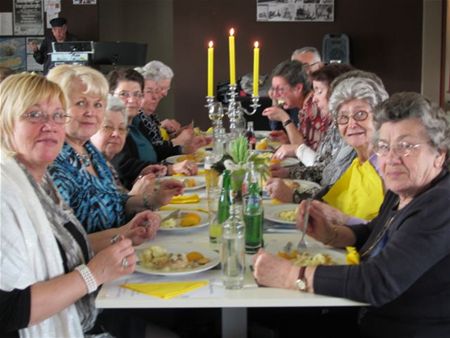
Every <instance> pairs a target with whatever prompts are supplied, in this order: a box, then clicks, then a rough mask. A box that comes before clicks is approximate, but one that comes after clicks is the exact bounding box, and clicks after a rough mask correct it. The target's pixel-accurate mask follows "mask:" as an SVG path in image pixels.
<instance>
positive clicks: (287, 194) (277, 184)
mask: <svg viewBox="0 0 450 338" xmlns="http://www.w3.org/2000/svg"><path fill="white" fill-rule="evenodd" d="M266 191H267V193H268V194H269V196H270V197H271V198H276V199H277V200H279V201H281V202H284V203H292V196H293V194H294V191H293V190H292V189H291V188H289V187H288V186H287V185H286V184H285V183H284V181H283V180H282V179H281V178H269V180H268V181H267V183H266Z"/></svg>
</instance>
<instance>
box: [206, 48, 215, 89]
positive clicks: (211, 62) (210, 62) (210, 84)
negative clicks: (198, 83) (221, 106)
mask: <svg viewBox="0 0 450 338" xmlns="http://www.w3.org/2000/svg"><path fill="white" fill-rule="evenodd" d="M213 46H214V44H213V42H212V41H210V42H209V44H208V94H207V95H208V96H214V89H213V88H214V47H213Z"/></svg>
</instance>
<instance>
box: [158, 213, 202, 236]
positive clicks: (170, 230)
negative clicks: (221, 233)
mask: <svg viewBox="0 0 450 338" xmlns="http://www.w3.org/2000/svg"><path fill="white" fill-rule="evenodd" d="M173 211H174V210H163V211H156V213H157V214H159V215H160V216H161V219H162V218H164V217H166V216H168V215H169V214H170V213H171V212H173ZM187 212H189V213H193V214H197V215H199V216H200V223H199V224H197V225H193V226H190V227H180V226H177V227H175V228H163V227H160V228H159V230H158V231H162V232H166V233H178V234H181V233H186V232H190V231H192V230H197V229H200V228H204V227H206V226H207V225H208V213H206V212H201V211H196V210H181V211H180V214H179V217H181V216H182V214H183V213H187Z"/></svg>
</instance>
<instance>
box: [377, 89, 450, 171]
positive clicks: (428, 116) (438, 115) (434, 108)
mask: <svg viewBox="0 0 450 338" xmlns="http://www.w3.org/2000/svg"><path fill="white" fill-rule="evenodd" d="M410 118H417V119H420V121H421V123H422V125H423V126H424V128H425V130H426V132H427V135H428V137H429V139H430V141H431V143H432V145H433V146H434V147H436V149H441V150H443V151H445V153H446V164H447V165H448V164H449V162H450V160H449V156H450V122H449V120H448V117H447V115H446V114H445V112H444V111H443V110H442V109H441V108H440V107H439V106H438V105H437V104H435V103H433V102H431V101H430V100H428V99H427V98H425V97H424V96H423V95H421V94H418V93H414V92H401V93H396V94H394V95H392V96H391V97H390V98H389V99H388V100H386V101H384V102H383V103H381V104H380V105H379V106H377V107H376V110H375V113H374V124H375V128H376V130H377V132H376V133H375V137H376V139H378V130H379V128H380V127H381V125H382V124H383V123H386V122H398V121H402V120H406V119H410Z"/></svg>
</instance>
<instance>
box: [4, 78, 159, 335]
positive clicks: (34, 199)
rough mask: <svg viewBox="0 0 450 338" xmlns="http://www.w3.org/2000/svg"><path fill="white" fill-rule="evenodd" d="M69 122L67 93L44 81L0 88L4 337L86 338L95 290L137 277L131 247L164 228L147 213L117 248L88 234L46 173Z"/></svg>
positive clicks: (11, 81)
mask: <svg viewBox="0 0 450 338" xmlns="http://www.w3.org/2000/svg"><path fill="white" fill-rule="evenodd" d="M68 121H69V117H68V115H67V114H66V98H65V95H64V93H63V92H62V90H61V89H60V87H59V86H58V85H57V84H55V83H54V82H51V81H49V80H47V79H46V78H45V77H42V76H39V75H31V74H26V73H22V74H18V75H11V76H10V77H8V78H7V79H6V80H5V81H4V82H2V84H1V85H0V132H1V162H0V166H1V167H0V168H1V170H0V173H1V190H2V194H1V195H0V199H1V223H0V227H1V228H0V250H1V255H0V256H1V259H0V275H1V278H0V308H1V309H2V311H1V313H0V336H2V337H5V336H18V335H20V336H21V337H83V336H84V333H86V332H88V331H89V330H91V329H92V328H93V326H94V324H95V321H96V317H97V310H96V308H95V304H94V300H95V295H96V293H95V291H96V290H97V288H98V287H99V286H100V285H101V284H103V283H105V282H108V281H112V280H114V279H116V278H118V277H121V276H124V275H127V274H129V273H131V272H133V271H134V269H135V265H136V256H135V253H134V248H133V244H135V245H138V244H140V243H142V242H143V241H144V240H146V239H149V238H152V237H154V235H155V233H156V230H157V229H158V227H159V222H160V221H159V218H157V217H154V215H152V213H150V212H148V211H146V212H142V213H140V214H138V215H137V216H136V217H135V218H134V219H133V220H132V221H131V222H130V223H128V224H127V225H126V226H125V228H126V230H123V229H122V232H121V234H122V236H121V237H120V239H121V240H120V241H117V242H116V243H113V244H111V242H110V239H111V232H110V231H103V232H99V233H96V234H92V235H87V234H86V232H85V230H84V229H83V226H82V225H81V224H80V222H79V221H78V219H77V218H76V217H75V215H74V214H73V212H72V210H71V209H70V208H69V207H68V206H67V204H66V203H65V202H64V200H63V199H62V198H61V196H60V195H59V193H58V191H57V190H56V188H55V186H54V184H53V182H52V179H51V177H50V175H49V174H48V172H47V168H48V166H49V165H50V164H51V163H52V162H53V160H54V159H55V158H56V157H57V156H58V154H59V152H60V150H61V147H62V146H63V143H64V138H65V133H64V126H65V125H66V124H67V122H68ZM144 223H145V224H147V225H148V227H147V228H145V227H143V226H142V225H143V224H144ZM49 300H51V301H49Z"/></svg>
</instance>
